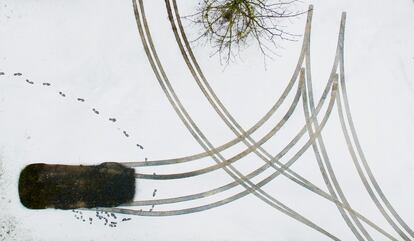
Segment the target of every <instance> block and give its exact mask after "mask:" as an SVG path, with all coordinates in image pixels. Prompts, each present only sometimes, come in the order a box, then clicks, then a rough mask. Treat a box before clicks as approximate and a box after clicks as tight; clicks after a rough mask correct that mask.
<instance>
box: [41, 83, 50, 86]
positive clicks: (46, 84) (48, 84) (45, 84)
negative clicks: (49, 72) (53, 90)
mask: <svg viewBox="0 0 414 241" xmlns="http://www.w3.org/2000/svg"><path fill="white" fill-rule="evenodd" d="M42 85H44V86H50V83H47V82H45V83H42Z"/></svg>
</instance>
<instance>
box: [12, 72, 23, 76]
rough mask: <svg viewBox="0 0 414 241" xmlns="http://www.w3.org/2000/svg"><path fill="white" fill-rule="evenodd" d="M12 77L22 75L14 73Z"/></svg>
mask: <svg viewBox="0 0 414 241" xmlns="http://www.w3.org/2000/svg"><path fill="white" fill-rule="evenodd" d="M13 75H14V76H22V73H14V74H13Z"/></svg>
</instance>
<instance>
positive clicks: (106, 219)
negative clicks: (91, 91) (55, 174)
mask: <svg viewBox="0 0 414 241" xmlns="http://www.w3.org/2000/svg"><path fill="white" fill-rule="evenodd" d="M2 75H5V73H4V72H0V76H2ZM13 76H23V74H22V73H20V72H16V73H13ZM25 82H26V83H28V84H30V85H35V82H34V81H31V80H29V79H25ZM41 85H42V86H46V87H49V86H51V85H52V84H51V83H49V82H42V83H41ZM58 94H59V96H61V97H63V98H65V97H66V94H65V93H64V92H62V91H59V92H58ZM76 101H78V102H80V103H83V102H86V100H85V99H84V98H80V97H77V98H76ZM92 112H93V113H94V114H95V115H100V114H101V113H100V111H99V110H98V109H97V108H92ZM108 121H110V122H112V123H115V122H117V118H115V117H110V118H108ZM122 134H123V135H124V137H125V138H130V134H129V133H128V132H127V131H126V130H122ZM136 147H137V148H139V149H140V150H143V149H144V147H143V146H142V145H141V144H138V143H137V144H136ZM147 160H148V158H147V157H145V161H147ZM154 175H155V172H154ZM156 194H157V189H154V191H153V192H152V197H153V198H154V197H155V196H156ZM154 207H155V205H154V204H153V205H152V206H151V208H150V209H149V211H150V212H151V211H153V209H154ZM141 210H142V209H141ZM72 212H73V213H74V217H75V218H76V219H78V220H79V221H81V222H84V223H89V224H93V223H94V220H96V221H97V220H99V221H101V222H103V224H104V225H105V226H108V227H111V228H115V227H117V225H119V223H120V222H126V221H130V220H131V218H122V219H121V220H120V221H119V220H117V216H116V215H115V214H114V213H110V212H104V211H96V214H95V219H94V218H93V217H90V216H88V217H86V215H85V216H84V214H83V212H82V211H80V210H72Z"/></svg>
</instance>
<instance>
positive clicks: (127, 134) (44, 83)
mask: <svg viewBox="0 0 414 241" xmlns="http://www.w3.org/2000/svg"><path fill="white" fill-rule="evenodd" d="M2 75H5V72H0V76H2ZM13 76H17V77H21V76H23V74H22V73H20V72H16V73H13ZM24 80H25V82H26V83H28V84H29V85H35V82H34V81H31V80H30V79H24ZM41 85H42V86H45V87H48V86H51V85H52V84H51V83H49V82H42V83H41ZM58 94H59V96H61V97H62V98H65V97H66V93H64V92H63V91H59V92H58ZM76 101H78V102H79V103H83V102H86V100H85V99H84V98H80V97H77V98H76ZM92 112H93V113H94V114H95V115H101V112H100V111H99V110H98V109H97V108H92ZM108 121H110V122H112V123H115V122H117V118H115V117H110V118H108ZM122 134H123V135H124V137H126V138H130V134H129V133H128V132H127V131H126V130H122ZM136 147H137V148H138V149H140V150H144V147H143V146H142V145H141V144H138V143H137V144H136Z"/></svg>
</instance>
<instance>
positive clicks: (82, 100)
mask: <svg viewBox="0 0 414 241" xmlns="http://www.w3.org/2000/svg"><path fill="white" fill-rule="evenodd" d="M76 100H77V101H80V102H85V99H82V98H77V99H76Z"/></svg>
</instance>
